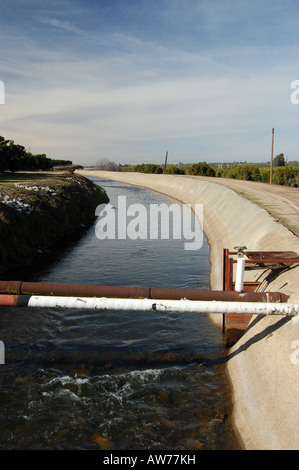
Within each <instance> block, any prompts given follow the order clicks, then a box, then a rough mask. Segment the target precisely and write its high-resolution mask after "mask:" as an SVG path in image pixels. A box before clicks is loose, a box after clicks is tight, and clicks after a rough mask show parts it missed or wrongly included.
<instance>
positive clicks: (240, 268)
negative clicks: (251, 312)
mask: <svg viewBox="0 0 299 470" xmlns="http://www.w3.org/2000/svg"><path fill="white" fill-rule="evenodd" d="M244 271H245V258H244V256H238V259H237V272H236V282H235V290H236V291H237V292H243V289H244Z"/></svg>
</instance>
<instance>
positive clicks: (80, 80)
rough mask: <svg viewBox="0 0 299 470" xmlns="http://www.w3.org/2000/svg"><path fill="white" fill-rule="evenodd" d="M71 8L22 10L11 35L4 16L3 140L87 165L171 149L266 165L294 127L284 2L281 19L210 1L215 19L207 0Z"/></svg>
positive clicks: (180, 156)
mask: <svg viewBox="0 0 299 470" xmlns="http://www.w3.org/2000/svg"><path fill="white" fill-rule="evenodd" d="M20 1H21V0H19V2H20ZM31 2H34V0H30V2H29V4H30V3H31ZM71 4H72V6H73V8H72V9H70V5H69V4H68V1H67V0H63V1H62V2H58V3H57V5H56V8H51V7H49V5H47V8H46V7H44V8H43V9H42V8H40V9H37V10H29V11H28V12H27V13H26V14H27V15H28V16H27V17H25V19H24V20H19V19H18V22H17V24H16V28H15V29H12V27H11V26H12V25H13V21H16V18H15V17H14V16H13V15H12V14H11V16H10V17H9V15H8V17H7V12H6V22H5V25H4V29H2V32H1V33H0V36H1V38H3V40H4V42H5V45H6V47H5V48H4V50H3V55H2V59H3V68H2V73H3V76H0V79H1V80H3V81H4V83H5V85H6V104H5V106H2V107H1V112H2V115H1V118H0V119H1V127H2V131H1V132H2V133H3V135H5V137H7V138H12V139H14V140H15V141H18V142H20V143H22V144H23V145H25V146H27V147H30V148H31V150H32V151H36V152H46V153H47V154H48V155H49V156H54V155H56V156H57V155H60V156H61V157H63V156H64V157H66V158H71V159H72V160H73V161H76V162H78V163H79V162H82V163H85V164H92V163H94V162H95V161H96V160H97V159H99V158H100V157H101V156H108V157H109V158H111V159H113V160H115V161H120V162H126V161H130V162H132V161H143V160H144V159H146V160H148V161H149V160H152V161H155V160H156V159H159V158H160V157H161V155H164V153H165V150H166V147H167V150H169V151H170V150H171V152H172V156H173V158H174V159H176V160H177V161H179V160H180V161H197V160H199V159H209V160H210V161H211V160H213V159H219V160H227V158H228V156H229V157H230V159H232V160H240V159H243V160H247V161H254V160H255V159H257V160H260V159H267V158H268V155H267V149H268V141H267V130H269V132H270V131H271V128H272V127H275V126H279V127H283V128H284V129H286V128H287V129H291V130H292V129H294V128H295V122H296V119H297V117H296V116H297V115H296V114H295V113H296V112H297V114H298V110H299V107H298V109H297V108H296V107H295V106H294V105H293V106H292V105H291V103H290V100H289V95H290V90H289V84H290V82H291V81H292V80H295V79H298V78H299V77H298V76H297V75H296V73H297V64H296V61H295V60H294V59H295V57H297V56H298V49H297V46H296V43H292V42H290V41H288V38H289V39H290V38H292V37H293V30H292V29H289V32H288V36H287V37H285V38H284V39H283V40H282V39H281V38H282V36H280V31H281V30H282V29H283V25H285V26H286V25H287V26H288V27H290V26H292V25H293V24H294V21H295V20H294V16H295V17H296V14H295V15H294V14H293V13H292V14H291V10H290V8H291V4H292V1H291V0H287V1H286V2H285V9H284V11H283V12H282V11H281V8H279V2H274V3H273V2H272V3H271V4H270V2H268V1H266V0H265V1H264V2H262V3H261V4H260V3H259V5H260V8H259V10H258V11H257V10H254V8H253V7H252V5H251V4H246V5H244V4H243V2H241V1H239V2H232V1H228V2H219V3H218V2H217V6H218V7H219V8H217V9H216V10H217V11H214V12H213V8H212V6H211V2H206V1H200V2H196V4H194V2H193V1H192V2H191V1H189V0H184V1H180V0H172V1H171V2H170V1H169V0H163V2H162V3H159V5H161V7H160V9H154V8H153V7H151V8H149V3H148V2H144V3H143V4H142V5H143V6H144V5H145V7H144V8H143V7H142V8H141V6H140V5H141V4H140V2H134V1H132V2H128V3H127V2H125V3H123V2H118V0H116V2H115V4H114V5H115V6H114V8H112V7H111V6H110V3H107V2H103V3H102V2H101V3H100V6H98V3H94V2H91V1H87V2H80V1H79V0H75V1H74V2H72V3H71ZM154 4H155V2H153V3H151V4H150V5H154ZM213 5H214V6H215V4H214V2H213ZM270 6H271V8H272V10H271V11H272V13H271V15H269V16H267V15H266V13H267V14H268V9H269V7H270ZM7 8H8V7H7ZM7 8H6V9H7ZM214 9H215V8H214ZM31 13H32V18H33V19H32V28H31V29H30V28H28V21H29V16H30V14H31ZM233 13H235V16H234V17H232V15H233ZM13 18H14V19H13ZM266 18H268V19H267V20H266ZM79 19H81V21H79ZM297 19H298V18H297ZM22 21H23V22H22ZM267 21H269V22H270V23H269V24H268V23H267ZM0 22H1V20H0ZM280 22H282V24H280ZM25 25H26V27H25ZM8 26H10V27H8ZM233 26H234V28H235V30H234V28H233ZM270 26H271V28H270ZM272 27H274V30H275V31H276V33H277V35H278V36H279V37H280V41H279V44H275V47H273V45H271V41H270V30H271V29H272ZM15 31H17V33H15ZM256 34H257V35H258V37H259V39H258V40H257V39H256ZM274 42H278V41H274ZM261 134H262V135H264V136H265V141H263V142H260V141H258V142H257V144H255V140H254V139H255V136H260V135H261ZM220 136H221V138H220ZM249 141H251V142H252V143H251V146H248V145H246V146H245V145H242V142H249ZM280 143H281V148H279V149H277V150H278V151H279V152H285V153H287V154H289V157H290V158H292V157H293V158H299V156H297V155H296V152H297V150H296V149H297V147H298V145H297V141H296V140H295V137H294V140H291V139H290V138H289V140H286V139H285V140H281V141H280ZM284 145H285V148H282V147H283V146H284ZM226 149H234V150H233V151H232V153H231V154H229V153H228V152H226V151H225V150H226Z"/></svg>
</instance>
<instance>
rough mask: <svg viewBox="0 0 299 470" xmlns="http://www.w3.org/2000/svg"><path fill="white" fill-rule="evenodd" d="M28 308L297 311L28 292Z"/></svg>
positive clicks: (280, 306) (293, 309)
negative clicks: (39, 294)
mask: <svg viewBox="0 0 299 470" xmlns="http://www.w3.org/2000/svg"><path fill="white" fill-rule="evenodd" d="M27 305H28V306H29V307H54V308H59V307H60V308H71V309H97V310H125V311H143V312H146V311H157V312H182V313H207V314H209V313H229V314H248V313H249V314H253V315H289V316H294V315H297V314H298V313H299V305H298V304H289V303H270V302H269V303H267V302H222V301H216V300H213V301H207V300H202V301H200V300H187V299H181V300H153V299H115V298H106V297H100V298H97V297H60V296H59V297H58V296H37V295H32V296H31V297H30V298H29V300H28V304H27Z"/></svg>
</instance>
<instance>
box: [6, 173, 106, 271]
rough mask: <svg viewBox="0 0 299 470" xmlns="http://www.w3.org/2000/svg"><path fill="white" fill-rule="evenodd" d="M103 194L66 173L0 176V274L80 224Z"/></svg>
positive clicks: (92, 212)
mask: <svg viewBox="0 0 299 470" xmlns="http://www.w3.org/2000/svg"><path fill="white" fill-rule="evenodd" d="M106 200H107V195H106V193H104V192H101V190H100V189H99V188H98V187H97V186H96V185H94V184H93V183H92V182H91V181H90V180H88V179H87V178H85V177H83V176H80V175H77V174H76V175H74V174H70V173H63V174H55V173H45V174H44V173H29V172H28V173H17V174H15V175H3V176H0V273H1V274H3V273H4V272H6V271H8V270H10V269H12V268H15V267H18V266H21V265H25V264H28V263H30V262H31V261H32V260H33V259H34V258H36V257H37V256H38V255H41V254H43V253H47V252H48V251H49V250H52V249H53V247H54V245H55V244H58V243H59V242H60V241H61V240H65V239H66V237H68V236H70V235H71V234H72V233H74V232H75V231H76V230H78V229H79V228H80V227H82V225H88V224H90V223H91V222H92V221H93V220H94V217H95V208H96V206H97V205H98V204H100V203H101V202H104V201H106Z"/></svg>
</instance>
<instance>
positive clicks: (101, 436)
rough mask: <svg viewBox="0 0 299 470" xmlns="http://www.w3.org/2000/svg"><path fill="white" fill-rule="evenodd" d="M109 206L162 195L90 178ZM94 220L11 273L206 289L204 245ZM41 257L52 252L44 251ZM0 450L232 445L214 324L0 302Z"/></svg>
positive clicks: (221, 349)
mask: <svg viewBox="0 0 299 470" xmlns="http://www.w3.org/2000/svg"><path fill="white" fill-rule="evenodd" d="M93 180H94V181H95V182H96V184H99V185H100V186H102V187H103V188H105V189H106V191H107V194H108V196H109V198H110V204H111V205H112V206H113V208H114V210H115V211H116V212H117V210H118V203H119V196H126V203H127V205H129V204H136V203H138V204H143V205H144V206H145V207H149V205H151V204H162V203H164V204H165V203H166V204H168V205H170V204H173V203H174V201H173V200H171V199H169V198H167V197H165V196H164V195H160V194H158V193H155V192H152V191H149V190H145V189H142V188H138V187H134V186H130V185H125V184H122V183H119V182H113V181H109V180H104V179H99V178H93ZM96 226H97V225H96V222H95V224H94V225H93V226H92V227H90V228H88V229H87V230H85V231H84V232H83V233H81V234H78V236H74V238H73V239H72V240H69V241H68V243H67V244H65V246H63V247H61V249H60V250H59V251H58V252H57V253H56V254H55V255H54V254H51V256H50V257H48V259H47V260H44V259H43V265H42V266H37V267H36V266H32V267H31V268H30V270H29V269H28V268H26V269H25V270H18V272H17V273H15V279H19V280H31V281H44V282H56V283H71V284H94V285H120V286H149V287H170V288H188V289H208V288H209V269H210V266H209V246H208V244H207V241H206V239H205V237H203V245H202V247H201V249H199V250H193V251H192V250H185V249H184V240H176V239H171V238H170V239H169V240H161V239H160V240H151V239H150V238H148V239H137V240H132V239H128V238H127V239H121V240H120V239H117V237H116V239H114V240H113V239H109V238H108V237H107V238H106V239H102V240H101V239H99V237H97V236H96V230H95V228H96ZM49 258H50V259H49ZM0 334H1V337H0V339H1V341H3V343H4V345H5V364H2V365H0V416H1V419H0V449H2V450H3V449H66V450H67V449H69V450H72V449H85V450H88V449H105V450H111V451H113V450H118V449H122V450H139V449H140V450H145V449H146V450H198V449H203V450H204V449H217V450H224V449H238V443H237V441H236V438H235V436H234V433H233V429H232V426H231V422H230V413H231V404H230V388H229V383H228V379H227V377H226V372H225V345H224V342H223V338H222V333H221V331H220V330H219V329H218V328H216V327H215V326H214V325H213V324H212V323H211V322H210V321H209V319H208V318H207V317H206V316H205V315H200V314H198V315H194V314H182V313H180V314H178V313H158V312H150V313H149V312H122V311H101V312H100V311H92V310H82V311H80V310H72V309H70V310H64V309H53V308H45V309H41V308H28V307H27V308H23V307H22V308H8V307H1V315H0Z"/></svg>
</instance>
